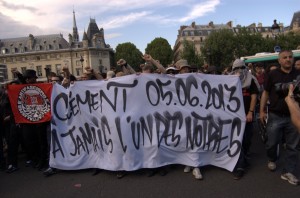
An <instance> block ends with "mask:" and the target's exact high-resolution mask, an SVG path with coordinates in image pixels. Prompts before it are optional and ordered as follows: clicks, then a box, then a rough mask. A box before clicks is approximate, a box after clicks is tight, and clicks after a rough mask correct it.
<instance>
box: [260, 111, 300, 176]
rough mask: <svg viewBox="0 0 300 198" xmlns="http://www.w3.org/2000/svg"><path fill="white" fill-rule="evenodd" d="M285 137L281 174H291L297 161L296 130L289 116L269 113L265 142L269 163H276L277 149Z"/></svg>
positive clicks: (297, 137) (297, 139)
mask: <svg viewBox="0 0 300 198" xmlns="http://www.w3.org/2000/svg"><path fill="white" fill-rule="evenodd" d="M283 134H284V136H285V141H286V153H285V160H284V168H283V173H287V172H289V173H293V172H294V170H295V169H296V165H297V161H298V151H297V149H296V147H297V144H298V142H299V138H300V136H299V134H298V132H297V129H296V128H295V127H294V125H293V124H292V122H291V118H290V117H289V116H283V115H277V114H274V113H269V117H268V123H267V136H268V140H267V142H266V149H267V156H268V158H269V160H270V161H272V162H275V161H277V158H278V155H277V148H278V144H280V143H281V140H282V136H283Z"/></svg>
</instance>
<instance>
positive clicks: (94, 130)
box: [50, 74, 246, 171]
mask: <svg viewBox="0 0 300 198" xmlns="http://www.w3.org/2000/svg"><path fill="white" fill-rule="evenodd" d="M241 90H242V89H241V83H240V81H239V78H238V77H237V76H225V75H207V74H178V75H176V76H171V75H163V74H140V75H129V76H124V77H118V78H113V79H110V80H108V81H97V80H93V81H79V82H75V84H74V85H72V86H71V87H70V88H69V89H65V88H63V87H62V86H60V85H54V86H53V91H52V97H51V110H52V121H51V151H50V166H51V167H55V168H59V169H64V170H75V169H85V168H100V169H105V170H127V171H130V170H137V169H140V168H154V167H160V166H163V165H168V164H183V165H189V166H193V167H198V166H204V165H209V164H210V165H214V166H218V167H221V168H224V169H227V170H229V171H232V170H233V168H234V166H235V164H236V162H237V160H238V157H239V154H240V150H241V142H242V138H243V133H244V128H245V120H246V119H245V112H244V105H243V97H242V92H241Z"/></svg>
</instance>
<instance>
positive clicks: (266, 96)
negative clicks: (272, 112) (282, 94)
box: [259, 90, 269, 123]
mask: <svg viewBox="0 0 300 198" xmlns="http://www.w3.org/2000/svg"><path fill="white" fill-rule="evenodd" d="M268 100H269V92H267V91H265V90H264V91H263V93H262V96H261V99H260V108H259V118H260V121H261V122H262V123H264V121H265V120H266V119H267V114H266V112H265V109H266V106H267V102H268Z"/></svg>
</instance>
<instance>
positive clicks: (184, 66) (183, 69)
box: [175, 59, 203, 180]
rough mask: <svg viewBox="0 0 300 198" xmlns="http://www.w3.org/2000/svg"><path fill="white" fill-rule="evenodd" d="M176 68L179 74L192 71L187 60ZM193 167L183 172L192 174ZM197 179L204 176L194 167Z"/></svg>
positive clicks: (188, 167)
mask: <svg viewBox="0 0 300 198" xmlns="http://www.w3.org/2000/svg"><path fill="white" fill-rule="evenodd" d="M175 66H176V68H177V69H179V74H185V73H190V71H191V66H190V65H189V64H188V62H187V60H184V59H180V60H178V61H177V62H176V63H175ZM191 169H192V167H190V166H185V167H184V169H183V172H185V173H189V172H191ZM192 173H193V175H194V177H195V179H198V180H202V179H203V176H202V174H201V171H200V168H199V167H194V168H193V171H192Z"/></svg>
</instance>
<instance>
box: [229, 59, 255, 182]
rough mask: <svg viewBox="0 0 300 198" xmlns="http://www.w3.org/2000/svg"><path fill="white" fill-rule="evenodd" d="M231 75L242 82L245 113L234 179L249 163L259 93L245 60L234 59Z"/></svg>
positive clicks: (240, 175)
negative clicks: (236, 76)
mask: <svg viewBox="0 0 300 198" xmlns="http://www.w3.org/2000/svg"><path fill="white" fill-rule="evenodd" d="M231 74H233V75H238V76H239V78H240V80H241V83H242V93H243V101H244V109H245V113H246V126H245V131H244V136H243V142H242V149H241V153H240V156H239V159H238V162H237V164H236V166H235V168H234V170H233V175H234V179H236V180H238V179H241V178H242V177H243V176H244V172H245V168H246V167H247V166H248V165H249V162H248V161H247V159H246V157H247V155H248V153H249V150H250V145H251V139H252V136H253V122H254V120H255V119H254V110H255V106H256V102H257V95H258V94H259V89H258V82H257V80H256V78H255V77H254V76H253V75H252V74H251V72H249V70H248V68H247V67H246V65H245V62H244V61H243V60H241V59H236V60H235V61H234V62H233V65H232V73H231Z"/></svg>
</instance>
